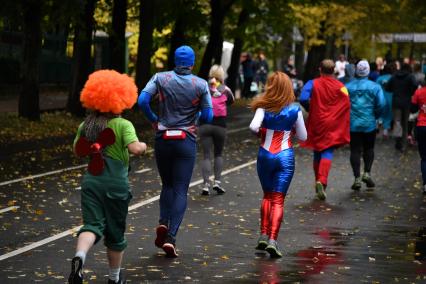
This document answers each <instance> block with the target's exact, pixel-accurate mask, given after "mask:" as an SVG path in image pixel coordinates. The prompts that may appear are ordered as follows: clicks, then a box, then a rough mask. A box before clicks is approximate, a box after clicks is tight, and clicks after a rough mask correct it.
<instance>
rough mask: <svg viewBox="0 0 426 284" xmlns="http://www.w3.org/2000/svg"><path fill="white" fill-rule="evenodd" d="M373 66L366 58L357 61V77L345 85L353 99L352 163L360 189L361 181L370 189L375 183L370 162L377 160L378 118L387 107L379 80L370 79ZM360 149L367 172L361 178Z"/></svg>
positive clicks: (357, 185) (353, 187)
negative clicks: (375, 145)
mask: <svg viewBox="0 0 426 284" xmlns="http://www.w3.org/2000/svg"><path fill="white" fill-rule="evenodd" d="M369 73H370V66H369V64H368V62H367V61H366V60H361V61H360V62H358V64H357V65H356V76H357V77H356V79H355V80H353V81H351V82H349V83H348V84H347V85H346V88H347V89H348V92H349V98H350V101H351V142H350V146H351V158H350V160H351V166H352V170H353V173H354V176H355V181H354V184H353V185H352V189H353V190H360V189H361V181H362V182H364V183H365V184H366V185H367V187H368V188H369V189H373V188H374V187H375V183H374V181H373V179H372V178H371V174H370V172H371V166H372V165H373V160H374V143H375V141H376V120H377V119H378V118H379V117H380V116H381V115H382V113H383V111H384V108H385V98H384V96H383V91H382V88H381V87H380V85H379V84H377V83H375V82H373V81H370V80H368V74H369ZM361 153H362V155H363V160H364V174H363V175H362V178H361V173H360V167H361Z"/></svg>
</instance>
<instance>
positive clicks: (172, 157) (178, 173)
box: [155, 135, 197, 237]
mask: <svg viewBox="0 0 426 284" xmlns="http://www.w3.org/2000/svg"><path fill="white" fill-rule="evenodd" d="M188 136H189V135H187V138H185V139H184V140H164V139H163V138H161V137H157V138H156V140H155V159H156V161H157V167H158V171H159V173H160V177H161V182H162V189H161V194H160V224H164V225H167V226H168V228H169V234H170V235H171V236H172V237H176V234H177V231H178V229H179V226H180V223H181V222H182V219H183V216H184V214H185V211H186V205H187V193H188V187H189V183H190V181H191V176H192V170H193V169H194V164H195V156H196V153H197V145H196V142H195V139H193V138H190V137H188Z"/></svg>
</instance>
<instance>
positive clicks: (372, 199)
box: [0, 111, 426, 283]
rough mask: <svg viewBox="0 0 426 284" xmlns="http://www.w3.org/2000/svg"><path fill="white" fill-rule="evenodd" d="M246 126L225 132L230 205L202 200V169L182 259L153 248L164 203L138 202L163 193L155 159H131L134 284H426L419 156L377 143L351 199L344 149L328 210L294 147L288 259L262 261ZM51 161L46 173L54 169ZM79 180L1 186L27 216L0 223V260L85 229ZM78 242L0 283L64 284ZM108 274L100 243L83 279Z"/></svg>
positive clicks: (0, 267)
mask: <svg viewBox="0 0 426 284" xmlns="http://www.w3.org/2000/svg"><path fill="white" fill-rule="evenodd" d="M250 118H251V114H250V113H249V112H248V111H247V112H243V113H241V112H240V113H237V114H236V115H234V123H230V125H229V129H235V130H236V131H234V132H233V133H231V134H229V136H228V141H227V146H226V156H225V158H226V162H225V170H229V171H225V172H224V176H223V183H224V185H225V186H226V189H227V193H226V194H225V195H221V196H218V195H215V194H213V195H211V196H208V197H205V196H201V195H200V194H199V192H200V188H199V185H198V184H197V182H199V180H200V168H199V167H198V166H199V165H200V159H198V160H197V165H196V168H195V170H194V174H193V183H195V185H193V186H192V187H191V188H190V190H189V196H188V200H189V202H188V210H187V212H186V215H185V218H184V221H183V223H182V225H181V228H180V231H179V234H178V239H177V248H178V253H179V257H178V258H176V259H168V258H165V257H164V253H163V252H162V251H160V250H158V249H157V248H156V247H155V246H154V244H153V241H154V235H155V226H156V224H157V218H158V213H159V208H158V200H155V198H154V201H153V202H148V201H147V202H143V201H144V200H148V199H149V198H153V197H156V196H158V194H159V191H160V183H159V178H158V174H157V170H156V167H155V162H154V160H153V157H152V154H149V155H146V156H144V157H142V158H134V159H133V160H132V168H133V172H132V173H131V176H130V178H131V183H132V189H133V195H134V198H133V200H132V203H131V205H137V206H140V207H137V208H135V209H132V210H131V211H130V212H129V218H128V227H127V233H126V235H127V238H128V241H129V247H128V249H127V250H126V253H125V259H124V264H123V267H124V268H125V273H126V275H127V279H128V280H129V282H131V283H181V282H182V283H426V263H425V261H426V199H425V198H424V197H423V196H422V194H421V184H420V173H419V158H418V154H417V152H416V149H415V148H410V149H409V150H408V152H407V153H406V154H405V155H401V154H399V153H397V152H395V151H394V149H393V145H392V141H389V140H381V139H379V140H378V142H377V145H376V160H375V163H374V165H373V172H372V175H373V178H375V181H376V184H377V187H376V189H375V190H374V191H372V192H370V191H366V190H365V189H364V188H363V189H362V190H361V191H359V192H354V191H352V190H351V189H350V186H351V184H352V182H353V177H352V173H351V168H350V164H349V150H348V148H342V149H339V150H337V151H336V152H335V155H334V160H333V166H332V170H331V173H330V177H329V187H328V189H327V194H328V196H327V200H326V201H325V202H322V201H319V200H316V199H315V196H314V189H313V184H314V181H313V172H312V169H311V164H312V160H311V159H312V154H311V153H310V152H309V151H307V150H305V149H300V148H296V172H295V176H294V178H293V182H292V185H291V187H290V190H289V194H288V195H287V197H286V201H285V211H284V222H283V224H282V226H281V230H280V234H279V239H278V241H279V244H280V247H281V249H282V251H283V253H284V256H283V258H281V259H270V258H269V256H268V255H267V254H265V253H263V252H260V251H256V250H255V249H254V247H255V245H256V241H257V238H258V230H259V206H260V200H261V198H262V193H261V189H260V184H259V181H258V178H257V173H256V168H255V163H254V160H255V159H256V154H257V148H258V141H257V138H256V137H253V136H252V135H251V134H250V133H249V131H248V130H241V129H240V127H242V126H244V125H245V126H247V125H248V124H249V121H250ZM58 159H59V158H58ZM53 161H55V160H54V159H53ZM59 161H61V162H63V163H66V161H62V160H61V159H59ZM52 163H53V162H52V160H49V162H46V164H41V165H40V166H43V167H45V168H48V169H50V168H52V167H53V166H52ZM12 166H13V165H12ZM239 166H240V167H239ZM60 167H61V166H57V168H60ZM142 169H145V171H144V172H141V173H137V171H138V170H142ZM149 169H151V170H149ZM34 172H37V173H40V172H42V170H40V169H39V168H34ZM81 173H82V170H81V169H80V170H73V171H68V172H65V173H62V174H56V175H50V176H46V177H41V178H37V179H33V180H28V181H24V182H18V183H13V184H9V185H3V186H1V187H0V209H2V208H5V207H8V206H13V205H14V206H20V208H18V209H17V210H14V211H8V212H4V213H0V224H1V227H0V259H1V257H3V256H5V254H6V253H8V252H13V251H15V250H17V249H19V248H22V247H25V246H26V245H29V244H31V243H33V242H37V241H40V240H45V239H46V238H48V237H50V236H52V235H55V234H58V233H61V232H63V231H66V230H68V229H71V228H73V227H75V226H78V225H80V222H81V216H80V213H81V212H80V208H79V188H78V187H79V181H80V179H81ZM4 180H5V179H3V178H2V180H1V181H4ZM141 202H142V203H141ZM144 203H146V204H144ZM46 242H47V241H46ZM75 242H76V239H75V238H74V237H72V236H71V235H66V236H64V237H62V238H58V239H57V240H54V241H51V242H47V243H46V244H43V245H41V246H39V247H36V248H34V249H31V250H28V251H25V252H23V253H20V254H16V255H14V256H11V257H9V258H6V259H3V260H0V271H1V273H0V283H33V282H43V283H64V282H66V278H67V277H68V273H69V269H70V267H69V266H70V265H69V260H70V259H71V258H72V256H73V253H74V246H75ZM106 274H107V265H106V255H105V249H104V247H103V245H102V243H99V244H98V245H96V246H95V247H94V248H93V249H92V251H91V252H90V253H89V255H88V258H87V262H86V266H85V277H86V280H87V281H88V282H89V283H105V282H106V279H107V278H106Z"/></svg>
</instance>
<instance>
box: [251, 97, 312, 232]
mask: <svg viewBox="0 0 426 284" xmlns="http://www.w3.org/2000/svg"><path fill="white" fill-rule="evenodd" d="M250 129H251V130H252V131H253V132H256V133H260V136H261V145H260V147H259V153H258V157H257V173H258V175H259V180H260V183H261V185H262V189H263V192H264V196H263V200H262V206H261V225H260V233H261V234H262V235H268V236H269V239H273V240H276V239H277V237H278V232H279V230H280V226H281V222H282V218H283V208H284V198H285V195H286V194H287V190H288V188H289V186H290V182H291V179H292V178H293V173H294V164H295V160H294V151H293V147H292V143H291V137H292V135H293V133H294V132H295V133H296V136H297V138H298V139H299V140H302V141H304V140H306V136H307V134H306V128H305V123H304V121H303V116H302V112H301V110H300V107H299V106H298V105H297V104H291V105H289V106H286V107H284V108H283V109H282V110H281V111H280V112H279V113H272V112H268V111H265V110H264V109H262V108H258V109H257V110H256V114H255V116H254V118H253V120H252V122H251V124H250Z"/></svg>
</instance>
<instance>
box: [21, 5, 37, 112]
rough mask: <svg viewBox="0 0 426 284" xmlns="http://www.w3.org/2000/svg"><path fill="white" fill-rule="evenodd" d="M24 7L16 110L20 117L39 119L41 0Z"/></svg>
mask: <svg viewBox="0 0 426 284" xmlns="http://www.w3.org/2000/svg"><path fill="white" fill-rule="evenodd" d="M24 9H25V10H24V23H23V29H24V41H23V45H24V46H23V61H22V76H21V77H22V90H21V93H20V96H19V107H18V111H19V116H21V117H25V118H28V119H30V120H40V105H39V63H40V53H41V37H42V35H41V19H42V12H41V11H42V1H41V0H31V1H27V2H26V4H25V5H24Z"/></svg>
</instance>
